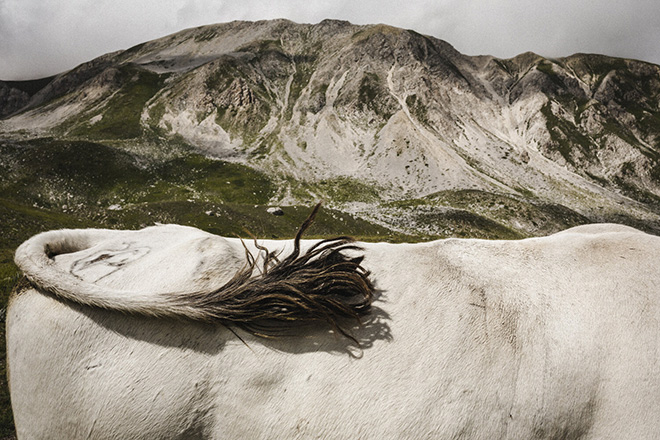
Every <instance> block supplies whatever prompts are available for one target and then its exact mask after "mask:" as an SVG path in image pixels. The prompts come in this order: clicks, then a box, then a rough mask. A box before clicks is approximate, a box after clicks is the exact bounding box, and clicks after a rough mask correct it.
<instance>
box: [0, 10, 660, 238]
mask: <svg viewBox="0 0 660 440" xmlns="http://www.w3.org/2000/svg"><path fill="white" fill-rule="evenodd" d="M23 88H25V87H23ZM0 109H3V110H2V112H0V116H2V115H3V114H4V116H5V118H4V120H2V121H0V133H2V137H4V138H12V139H20V138H24V137H37V136H56V137H58V138H70V139H85V140H95V141H98V142H108V141H113V142H115V144H114V145H128V144H143V145H151V144H154V142H155V140H159V141H160V140H168V139H169V140H172V139H174V140H181V139H183V140H184V141H185V142H186V143H188V144H190V145H193V146H194V147H195V148H196V149H198V151H201V152H204V153H205V154H207V155H209V156H212V157H216V158H219V159H223V160H228V161H235V162H241V163H243V164H247V165H249V166H251V167H253V168H256V169H258V170H260V171H261V172H265V173H266V174H268V175H269V176H271V177H272V178H275V179H277V181H278V185H279V188H280V190H279V191H277V192H276V194H275V195H274V196H273V199H272V200H271V201H272V202H280V203H282V202H284V203H287V202H288V203H295V202H299V201H308V200H313V199H315V198H331V199H332V200H334V201H335V203H336V204H337V205H341V206H342V207H343V209H346V210H351V211H352V212H355V213H358V214H360V215H362V216H363V217H366V218H369V219H371V220H372V221H376V222H380V223H382V224H384V225H388V226H391V227H400V228H402V230H403V229H405V228H406V225H411V224H416V223H415V220H414V219H407V220H405V222H404V223H405V225H404V224H399V225H398V226H397V224H396V222H397V218H400V217H401V215H400V214H401V213H402V212H406V213H408V215H410V213H411V212H413V213H414V212H417V211H415V210H416V209H417V210H421V211H419V212H420V214H419V216H418V217H419V218H422V217H424V216H425V215H426V214H424V212H427V211H429V210H430V211H429V212H434V213H436V214H438V213H442V212H444V211H443V210H445V209H446V208H447V207H451V206H453V205H451V203H450V202H449V201H448V200H449V199H448V197H444V196H439V195H448V194H453V195H456V194H468V193H466V192H465V191H471V192H470V193H469V194H483V195H484V197H482V198H481V199H480V200H486V199H487V198H488V197H487V195H489V194H490V195H493V194H494V195H496V196H497V197H499V199H498V201H497V202H495V201H492V200H491V201H492V203H496V204H497V203H500V202H501V201H502V200H504V199H503V198H505V199H507V200H515V201H518V202H520V201H525V202H526V203H527V206H532V205H533V206H535V207H539V206H546V207H547V206H561V207H567V208H568V209H569V211H571V213H573V214H575V215H576V216H582V217H581V218H583V219H584V221H594V220H618V221H627V222H629V223H630V222H632V223H635V222H642V223H643V224H645V225H647V229H650V230H656V231H660V222H659V219H660V204H659V201H660V164H659V162H658V158H659V155H660V137H659V135H660V67H658V66H656V65H653V64H649V63H644V62H640V61H634V60H626V59H618V58H609V57H605V56H600V55H584V54H577V55H573V56H570V57H566V58H559V59H546V58H543V57H541V56H538V55H535V54H532V53H525V54H522V55H519V56H517V57H515V58H512V59H508V60H503V59H497V58H494V57H489V56H480V57H470V56H465V55H462V54H460V53H459V52H457V51H456V50H455V49H454V48H453V47H452V46H450V45H449V44H447V43H446V42H444V41H441V40H438V39H436V38H432V37H428V36H424V35H420V34H418V33H416V32H414V31H410V30H404V29H398V28H393V27H389V26H384V25H371V26H355V25H352V24H350V23H347V22H340V21H329V20H326V21H323V22H321V23H319V24H316V25H307V24H295V23H292V22H289V21H285V20H275V21H262V22H254V23H252V22H232V23H226V24H219V25H213V26H205V27H200V28H195V29H189V30H185V31H182V32H179V33H177V34H173V35H170V36H167V37H164V38H161V39H158V40H154V41H150V42H147V43H144V44H141V45H139V46H136V47H133V48H131V49H128V50H126V51H121V52H116V53H112V54H107V55H105V56H103V57H100V58H98V59H95V60H93V61H91V62H89V63H86V64H83V65H81V66H79V67H77V68H75V69H73V70H71V71H69V72H66V73H63V74H61V75H58V76H57V77H55V78H54V79H52V81H49V82H48V84H47V85H45V86H43V84H42V87H41V88H40V89H39V90H38V91H37V92H34V91H32V92H30V93H28V92H25V91H21V90H20V88H16V85H14V86H13V87H10V86H6V85H4V84H3V83H0ZM117 141H121V142H117ZM155 143H156V144H157V142H155ZM337 188H340V189H342V188H343V189H345V192H344V193H342V194H338V193H337ZM452 197H453V196H452ZM399 200H414V201H415V202H414V203H413V204H410V203H408V205H405V206H403V205H400V206H399V205H397V206H395V205H396V202H397V201H399ZM452 200H453V202H452V203H454V205H455V204H456V201H457V200H458V199H457V198H456V197H454V198H453V199H452ZM518 202H516V203H518ZM387 203H389V204H390V205H388V206H389V207H388V208H387V209H384V208H382V207H383V206H385V204H387ZM484 203H485V202H483V203H482V204H481V205H479V206H478V207H475V206H473V207H472V208H471V211H470V212H476V211H479V210H481V211H483V212H485V211H484V210H486V211H488V210H487V209H486V208H487V206H486V205H484ZM413 205H414V206H413ZM374 206H379V207H381V208H382V209H381V208H379V209H374ZM454 208H456V207H455V206H454ZM425 210H426V211H425ZM491 211H492V210H491ZM491 211H488V212H489V213H490V214H489V215H490V217H489V218H491V219H495V220H498V219H499V220H501V221H502V222H503V223H504V224H505V225H506V226H507V227H510V228H513V229H518V230H521V231H523V232H524V233H525V234H534V233H536V232H539V231H542V230H543V227H542V226H538V225H537V226H538V227H537V228H536V229H535V227H534V226H532V225H531V223H529V222H528V223H525V221H527V220H524V221H523V220H522V219H518V220H516V219H514V217H515V216H514V215H507V216H505V217H506V218H505V217H501V218H500V217H497V216H496V215H495V214H493V212H494V211H492V212H491ZM483 212H482V214H483ZM557 212H559V211H557ZM557 212H555V213H554V214H553V215H556V216H558V217H561V214H558V213H557ZM562 212H563V211H562ZM388 213H389V214H388ZM397 213H398V214H397ZM499 220H498V221H499ZM434 221H435V220H434ZM521 222H522V223H525V224H526V225H527V226H524V225H523V226H520V225H521V224H522V223H521ZM569 223H570V222H569ZM516 225H518V227H517V226H516ZM420 227H421V226H420ZM431 229H433V228H431ZM438 231H439V229H437V228H436V230H435V232H436V233H437V232H438ZM431 232H433V231H431Z"/></svg>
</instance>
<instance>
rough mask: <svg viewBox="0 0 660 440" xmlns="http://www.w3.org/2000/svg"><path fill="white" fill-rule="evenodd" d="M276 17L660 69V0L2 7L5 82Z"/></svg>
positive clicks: (30, 1)
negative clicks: (183, 33) (188, 32)
mask: <svg viewBox="0 0 660 440" xmlns="http://www.w3.org/2000/svg"><path fill="white" fill-rule="evenodd" d="M271 18H288V19H291V20H293V21H297V22H305V23H316V22H319V21H321V20H323V19H324V18H337V19H344V20H349V21H351V22H353V23H357V24H368V23H386V24H391V25H394V26H399V27H404V28H408V29H414V30H416V31H418V32H421V33H425V34H429V35H433V36H435V37H438V38H441V39H443V40H446V41H448V42H449V43H451V44H452V45H454V46H455V47H456V48H457V49H458V50H460V51H461V52H464V53H466V54H470V55H477V54H491V55H495V56H499V57H511V56H514V55H516V54H519V53H522V52H525V51H534V52H537V53H539V54H541V55H545V56H567V55H570V54H572V53H575V52H596V53H603V54H606V55H613V56H622V57H630V58H639V59H645V60H648V61H651V62H655V63H660V46H659V45H658V44H657V41H659V40H660V26H658V23H660V8H658V7H657V4H656V2H655V0H630V1H627V2H612V1H609V0H584V1H581V2H575V1H574V0H557V1H548V0H532V1H530V0H526V1H525V0H479V1H477V0H462V1H461V0H439V1H438V0H408V1H406V2H400V1H399V0H396V1H395V0H380V1H378V0H362V1H359V2H356V1H353V0H335V1H333V2H328V1H318V0H271V1H269V2H263V1H257V0H220V1H218V0H215V1H213V0H143V1H135V0H66V1H65V0H51V1H48V2H44V1H42V0H0V60H2V62H1V63H0V78H3V79H18V78H28V77H39V76H45V75H48V74H53V73H57V72H61V71H64V70H66V69H69V68H72V67H74V66H75V65H77V64H79V63H82V62H85V61H88V60H90V59H92V58H94V57H96V56H99V55H102V54H103V53H106V52H110V51H114V50H119V49H125V48H128V47H130V46H133V45H135V44H138V43H141V42H144V41H146V40H150V39H153V38H158V37H160V36H164V35H167V34H169V33H173V32H176V31H179V30H181V29H184V28H188V27H193V26H199V25H203V24H211V23H218V22H226V21H232V20H260V19H271Z"/></svg>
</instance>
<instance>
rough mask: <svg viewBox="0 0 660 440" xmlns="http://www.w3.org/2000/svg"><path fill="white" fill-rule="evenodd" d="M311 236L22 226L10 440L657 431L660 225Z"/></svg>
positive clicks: (638, 434) (606, 435)
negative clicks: (519, 234) (547, 232)
mask: <svg viewBox="0 0 660 440" xmlns="http://www.w3.org/2000/svg"><path fill="white" fill-rule="evenodd" d="M314 244H316V245H317V247H316V248H313V249H312V254H309V253H305V252H306V250H307V251H308V250H309V249H310V247H313V246H314ZM244 246H245V247H246V248H247V249H249V251H250V253H251V254H252V255H255V256H257V257H255V258H254V259H256V260H257V261H253V260H254V259H251V258H250V257H249V256H248V257H246V249H245V248H244ZM300 246H301V248H302V250H301V251H300V252H299V253H298V254H297V253H296V252H295V251H294V252H293V255H292V256H291V257H290V258H285V257H284V256H285V255H287V253H288V252H291V249H292V248H293V247H294V244H293V243H292V242H291V241H262V242H259V244H258V245H256V243H245V244H244V243H242V242H241V241H240V240H237V239H227V238H222V237H219V236H215V235H212V234H209V233H206V232H203V231H200V230H198V229H194V228H190V227H184V226H175V225H166V226H156V227H150V228H146V229H143V230H140V231H113V230H62V231H51V232H46V233H44V234H40V235H37V236H35V237H33V238H32V239H30V240H28V241H27V242H26V243H24V244H23V245H22V246H21V247H20V248H19V249H18V250H17V252H16V262H17V264H18V265H19V266H20V268H21V269H22V270H23V272H24V273H25V275H26V277H27V279H28V280H29V281H30V285H29V286H27V287H25V288H23V289H22V291H20V292H18V293H16V294H15V295H14V296H13V297H12V299H11V303H10V306H9V309H8V312H7V348H8V349H7V354H8V367H9V375H10V376H9V379H10V391H11V399H12V405H13V410H14V417H15V422H16V429H17V433H18V437H19V439H42V438H49V439H165V438H167V439H194V438H212V439H224V438H227V439H307V438H322V439H366V438H370V439H371V438H373V439H383V438H410V439H422V438H441V439H444V438H446V439H455V438H469V439H494V438H511V439H528V438H547V439H555V438H557V439H559V438H562V439H573V438H585V439H651V438H660V340H659V336H660V271H659V270H658V262H660V238H658V237H655V236H651V235H647V234H645V233H642V232H639V231H637V230H635V229H632V228H629V227H625V226H618V225H590V226H581V227H577V228H573V229H570V230H567V231H564V232H561V233H558V234H555V235H552V236H549V237H545V238H532V239H526V240H520V241H486V240H457V239H448V240H440V241H434V242H430V243H422V244H387V243H377V244H371V243H359V246H360V247H361V250H358V249H355V248H354V247H353V245H352V244H351V243H350V242H348V241H346V240H343V239H339V240H334V241H329V242H323V243H321V244H318V243H317V242H312V241H306V240H305V241H302V242H301V245H300ZM266 248H267V249H270V250H271V251H278V250H279V251H282V252H283V253H282V254H280V259H279V260H280V261H279V263H278V262H277V261H276V260H275V259H273V257H272V256H273V254H272V253H268V252H267V251H265V249H266ZM361 256H362V257H363V259H362V258H361ZM246 258H247V260H248V263H250V264H249V265H248V267H247V269H246V268H245V267H246ZM242 269H243V270H242ZM318 280H321V281H318ZM317 281H318V282H317ZM372 301H373V302H372ZM370 305H371V307H369V306H370ZM357 317H360V319H361V321H362V322H361V325H358V324H357V323H356V320H355V319H354V318H357ZM264 336H265V337H264Z"/></svg>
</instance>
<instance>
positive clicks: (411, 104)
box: [406, 95, 430, 126]
mask: <svg viewBox="0 0 660 440" xmlns="http://www.w3.org/2000/svg"><path fill="white" fill-rule="evenodd" d="M406 105H407V106H408V109H410V112H411V113H412V114H413V115H414V116H415V118H417V120H418V121H419V122H421V123H422V124H424V125H427V126H428V125H430V121H429V112H428V109H427V108H426V105H424V103H423V102H422V100H421V99H419V98H418V97H417V95H408V96H407V97H406Z"/></svg>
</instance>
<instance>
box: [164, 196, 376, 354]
mask: <svg viewBox="0 0 660 440" xmlns="http://www.w3.org/2000/svg"><path fill="white" fill-rule="evenodd" d="M319 208H320V204H318V205H316V206H315V207H314V209H313V210H312V212H311V214H310V215H309V217H308V218H307V219H306V220H305V221H304V222H303V224H302V225H301V227H300V229H299V230H298V233H297V234H296V237H295V239H294V249H293V251H292V252H291V254H289V255H288V256H286V257H285V258H284V259H282V260H279V259H278V258H277V255H276V254H274V253H272V252H270V251H268V249H266V248H264V247H263V246H259V245H256V247H257V249H258V250H259V251H260V252H261V253H263V257H262V258H263V261H264V262H263V266H262V267H261V268H257V261H258V258H255V257H254V256H253V255H252V254H251V253H250V252H249V251H248V250H247V248H246V257H247V264H246V266H245V267H244V268H243V269H241V270H240V271H239V272H238V273H236V275H235V276H234V277H233V278H232V279H231V280H230V281H229V282H227V283H226V284H225V285H224V286H222V287H221V288H219V289H217V290H214V291H211V292H196V293H192V294H190V295H185V296H177V297H174V298H172V301H173V302H175V303H179V304H176V305H180V306H187V307H191V306H193V307H195V308H196V309H198V310H200V311H203V314H202V315H201V316H200V319H201V320H203V321H207V322H220V323H222V324H224V325H227V326H231V325H234V326H237V327H239V328H241V329H243V330H245V331H247V332H250V333H252V334H254V335H258V336H263V337H273V336H279V335H282V334H283V333H284V332H286V331H287V330H290V329H292V328H295V327H297V326H300V325H301V324H305V323H307V324H309V323H319V322H320V323H326V324H327V325H329V327H330V328H331V329H333V330H334V331H336V332H337V333H339V334H341V335H343V336H345V337H347V338H349V339H351V340H352V341H354V342H357V341H355V339H354V338H353V337H352V336H351V335H350V334H349V333H348V332H347V331H346V330H345V329H344V327H343V326H342V321H345V320H346V319H350V320H354V321H355V322H357V323H359V322H360V317H361V316H363V315H365V314H366V313H368V312H369V309H370V306H371V302H372V301H373V292H374V287H373V284H372V282H371V280H370V279H369V272H368V271H367V270H366V269H365V268H364V267H362V266H361V263H362V260H363V257H362V256H356V257H349V256H348V255H346V252H353V253H354V252H355V251H361V248H360V247H359V246H357V245H355V244H354V240H353V239H352V238H350V237H336V238H331V239H326V240H322V241H319V242H318V243H316V244H315V245H313V246H312V247H311V248H310V249H309V250H307V251H306V252H305V253H303V254H302V255H301V252H300V240H301V237H302V235H303V233H304V232H305V231H306V230H307V228H309V226H310V225H311V224H312V222H313V221H314V218H315V217H316V214H317V212H318V210H319ZM255 269H256V271H257V272H258V274H257V275H255V274H254V272H255ZM259 272H260V273H259ZM180 302H183V303H185V304H181V303H180Z"/></svg>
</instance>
